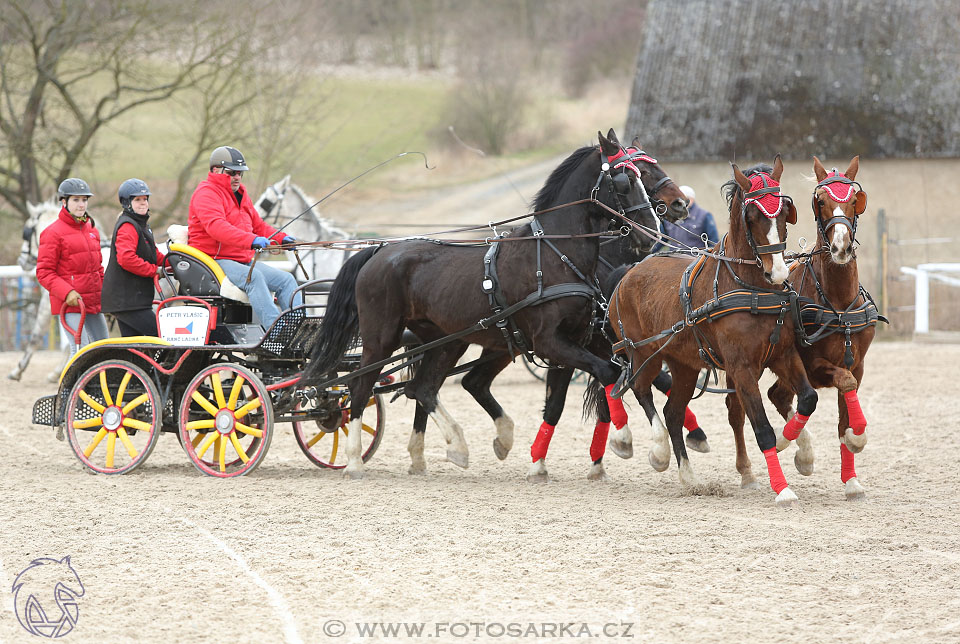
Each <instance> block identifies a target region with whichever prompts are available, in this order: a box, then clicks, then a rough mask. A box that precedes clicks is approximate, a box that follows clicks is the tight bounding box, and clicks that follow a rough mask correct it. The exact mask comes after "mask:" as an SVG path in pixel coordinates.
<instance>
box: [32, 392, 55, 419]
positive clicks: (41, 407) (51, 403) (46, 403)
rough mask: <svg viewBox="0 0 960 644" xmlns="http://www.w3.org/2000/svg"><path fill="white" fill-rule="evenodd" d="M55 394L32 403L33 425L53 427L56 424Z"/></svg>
mask: <svg viewBox="0 0 960 644" xmlns="http://www.w3.org/2000/svg"><path fill="white" fill-rule="evenodd" d="M56 411H57V394H53V395H51V396H44V397H43V398H39V399H37V401H36V402H35V403H33V424H34V425H49V426H50V427H55V426H56V424H57V414H56Z"/></svg>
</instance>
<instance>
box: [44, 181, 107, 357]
mask: <svg viewBox="0 0 960 644" xmlns="http://www.w3.org/2000/svg"><path fill="white" fill-rule="evenodd" d="M57 195H58V196H59V197H60V206H61V208H60V214H59V216H58V219H57V221H55V222H53V223H52V224H50V225H49V226H47V227H46V229H44V231H43V232H42V233H40V244H39V247H38V249H37V281H38V282H40V286H42V287H43V288H45V289H47V291H49V292H50V308H51V310H52V311H53V313H54V314H55V315H56V314H58V313H59V312H60V308H61V307H62V306H63V304H64V303H66V305H67V308H66V315H65V317H66V323H67V324H68V325H69V326H70V327H72V328H74V329H75V328H77V325H79V324H80V300H83V304H84V307H85V308H86V313H87V317H86V320H85V321H84V323H83V335H82V336H81V340H80V346H85V345H87V344H89V343H91V342H93V341H95V340H103V339H106V337H107V336H108V335H109V333H108V331H107V320H106V318H104V317H103V313H101V312H100V290H101V288H102V286H103V265H102V261H103V260H102V256H101V255H100V234H99V233H98V232H97V229H96V228H94V225H93V220H92V219H90V217H89V216H88V215H87V201H88V200H89V199H90V197H92V196H93V193H92V192H90V186H88V185H87V182H86V181H84V180H83V179H76V178H71V179H64V181H63V182H62V183H61V184H60V187H59V188H58V189H57ZM75 350H76V345H74V351H75Z"/></svg>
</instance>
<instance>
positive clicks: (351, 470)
mask: <svg viewBox="0 0 960 644" xmlns="http://www.w3.org/2000/svg"><path fill="white" fill-rule="evenodd" d="M362 431H363V419H361V418H354V419H353V420H351V421H350V435H349V436H347V466H346V467H345V468H343V473H344V475H346V476H349V477H350V478H352V479H359V478H363V454H362V453H361V447H360V432H362Z"/></svg>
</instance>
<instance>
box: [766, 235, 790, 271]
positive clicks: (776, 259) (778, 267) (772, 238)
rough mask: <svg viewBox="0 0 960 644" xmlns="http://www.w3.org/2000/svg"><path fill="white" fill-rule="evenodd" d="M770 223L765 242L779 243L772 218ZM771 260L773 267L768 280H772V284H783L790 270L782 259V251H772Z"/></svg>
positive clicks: (778, 236)
mask: <svg viewBox="0 0 960 644" xmlns="http://www.w3.org/2000/svg"><path fill="white" fill-rule="evenodd" d="M770 224H771V225H770V230H769V231H767V243H769V244H779V243H780V233H779V231H777V224H776V222H775V221H772V220H771V222H770ZM772 260H773V267H772V269H771V270H770V281H772V282H773V283H774V284H783V282H784V280H786V279H787V277H789V276H790V271H788V270H787V265H786V263H785V262H784V261H783V253H774V254H773V256H772Z"/></svg>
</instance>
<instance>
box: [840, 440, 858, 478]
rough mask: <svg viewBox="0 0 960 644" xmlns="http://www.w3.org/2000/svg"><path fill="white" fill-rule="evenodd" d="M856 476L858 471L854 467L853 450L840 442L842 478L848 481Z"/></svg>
mask: <svg viewBox="0 0 960 644" xmlns="http://www.w3.org/2000/svg"><path fill="white" fill-rule="evenodd" d="M856 476H857V471H856V470H855V469H853V452H851V451H850V450H848V449H847V446H846V445H844V444H843V443H840V480H841V481H843V482H844V483H846V482H847V481H849V480H850V479H852V478H856Z"/></svg>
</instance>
